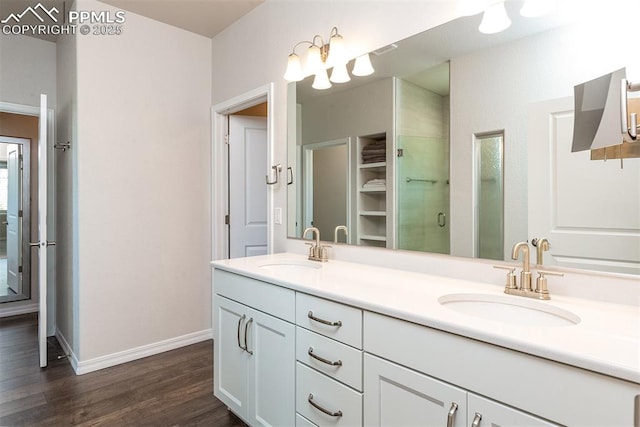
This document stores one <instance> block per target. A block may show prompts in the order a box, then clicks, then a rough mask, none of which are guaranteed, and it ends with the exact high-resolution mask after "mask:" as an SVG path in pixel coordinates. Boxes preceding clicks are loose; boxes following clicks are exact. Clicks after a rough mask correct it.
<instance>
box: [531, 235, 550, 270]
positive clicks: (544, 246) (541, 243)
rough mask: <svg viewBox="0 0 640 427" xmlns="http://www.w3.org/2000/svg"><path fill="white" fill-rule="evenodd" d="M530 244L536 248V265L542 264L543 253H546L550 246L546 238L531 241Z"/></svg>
mask: <svg viewBox="0 0 640 427" xmlns="http://www.w3.org/2000/svg"><path fill="white" fill-rule="evenodd" d="M531 244H532V245H533V246H535V247H536V265H542V264H544V251H548V250H549V247H550V244H549V241H548V240H547V239H546V238H544V237H543V238H542V239H538V238H536V239H532V240H531Z"/></svg>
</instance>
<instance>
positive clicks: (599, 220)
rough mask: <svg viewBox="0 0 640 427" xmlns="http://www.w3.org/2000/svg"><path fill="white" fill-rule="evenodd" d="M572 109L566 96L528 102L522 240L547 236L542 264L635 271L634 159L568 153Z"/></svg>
mask: <svg viewBox="0 0 640 427" xmlns="http://www.w3.org/2000/svg"><path fill="white" fill-rule="evenodd" d="M573 110H574V107H573V98H572V97H568V98H560V99H557V100H551V101H546V102H542V103H538V104H535V105H533V106H532V107H531V108H530V111H529V131H528V140H529V144H528V145H529V156H528V157H529V166H528V167H529V213H528V216H529V239H532V238H535V237H538V238H542V237H546V238H548V239H549V241H550V245H551V247H550V250H549V253H548V255H547V254H545V263H547V264H551V265H561V266H565V267H577V268H588V269H596V270H602V271H613V272H622V273H633V274H640V264H639V262H638V260H640V193H639V192H638V182H640V159H625V160H624V163H623V165H621V162H620V160H619V159H617V160H608V161H606V162H605V161H602V160H598V161H595V160H591V159H590V151H588V150H587V151H581V152H576V153H572V152H571V142H572V136H573ZM612 139H614V142H613V143H615V137H613V138H612ZM621 166H623V167H621ZM575 171H579V172H578V173H576V172H575ZM621 194H623V195H624V197H620V195H621Z"/></svg>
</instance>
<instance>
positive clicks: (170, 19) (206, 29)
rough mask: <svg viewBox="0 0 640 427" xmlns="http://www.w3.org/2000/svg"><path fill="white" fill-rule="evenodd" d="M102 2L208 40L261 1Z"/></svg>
mask: <svg viewBox="0 0 640 427" xmlns="http://www.w3.org/2000/svg"><path fill="white" fill-rule="evenodd" d="M102 2H103V3H107V4H109V5H111V6H114V7H117V8H118V9H123V10H126V11H129V12H133V13H137V14H138V15H142V16H146V17H147V18H151V19H154V20H156V21H160V22H164V23H165V24H169V25H173V26H174V27H178V28H182V29H184V30H187V31H191V32H193V33H196V34H200V35H203V36H205V37H209V38H211V37H213V36H215V35H216V34H218V33H219V32H221V31H222V30H224V29H225V28H227V27H228V26H229V25H231V24H233V23H234V22H235V21H237V20H238V19H240V18H241V17H242V16H244V15H246V14H247V13H249V12H250V11H251V10H252V9H254V8H255V7H256V6H258V5H259V4H260V3H262V2H264V0H102Z"/></svg>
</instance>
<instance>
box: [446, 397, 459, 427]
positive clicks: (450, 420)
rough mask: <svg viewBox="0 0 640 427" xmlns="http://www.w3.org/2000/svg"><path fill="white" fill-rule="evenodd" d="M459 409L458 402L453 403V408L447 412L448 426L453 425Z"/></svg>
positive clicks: (451, 426)
mask: <svg viewBox="0 0 640 427" xmlns="http://www.w3.org/2000/svg"><path fill="white" fill-rule="evenodd" d="M457 410H458V404H457V403H456V402H453V403H451V408H450V409H449V413H448V414H447V427H453V422H454V421H455V419H456V411H457Z"/></svg>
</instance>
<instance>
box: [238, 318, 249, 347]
mask: <svg viewBox="0 0 640 427" xmlns="http://www.w3.org/2000/svg"><path fill="white" fill-rule="evenodd" d="M246 317H247V316H245V315H244V314H243V315H242V317H241V318H239V319H238V347H240V348H241V349H242V350H245V351H246V350H247V348H246V347H243V346H242V343H241V342H240V326H241V325H242V321H243V320H244V319H245V318H246ZM245 339H246V338H245ZM245 342H246V341H245Z"/></svg>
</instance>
